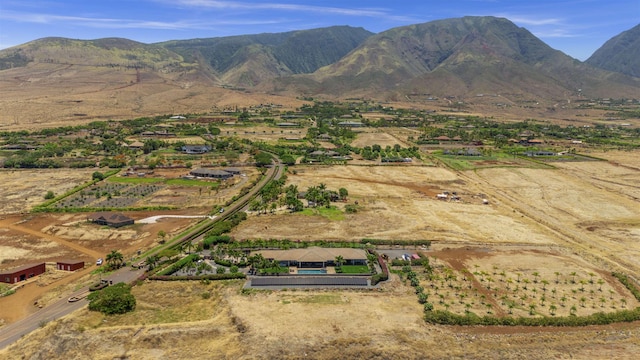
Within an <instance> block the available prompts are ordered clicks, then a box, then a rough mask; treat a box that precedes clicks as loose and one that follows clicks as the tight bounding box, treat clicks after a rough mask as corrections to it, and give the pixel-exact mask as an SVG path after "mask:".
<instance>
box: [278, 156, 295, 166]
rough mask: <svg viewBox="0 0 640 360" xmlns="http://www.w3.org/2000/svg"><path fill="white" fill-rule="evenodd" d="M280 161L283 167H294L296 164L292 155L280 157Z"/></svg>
mask: <svg viewBox="0 0 640 360" xmlns="http://www.w3.org/2000/svg"><path fill="white" fill-rule="evenodd" d="M280 160H282V163H283V164H285V165H289V166H291V165H295V164H296V158H294V157H293V156H292V155H290V154H284V155H282V156H281V157H280Z"/></svg>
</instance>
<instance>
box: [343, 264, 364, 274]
mask: <svg viewBox="0 0 640 360" xmlns="http://www.w3.org/2000/svg"><path fill="white" fill-rule="evenodd" d="M340 268H341V269H342V273H343V274H368V273H369V272H370V271H369V267H368V266H367V265H342V266H341V267H340Z"/></svg>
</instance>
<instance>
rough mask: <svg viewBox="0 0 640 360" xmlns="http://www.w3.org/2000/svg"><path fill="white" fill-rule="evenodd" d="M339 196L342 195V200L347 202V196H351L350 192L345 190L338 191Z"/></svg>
mask: <svg viewBox="0 0 640 360" xmlns="http://www.w3.org/2000/svg"><path fill="white" fill-rule="evenodd" d="M338 194H339V195H340V200H346V199H347V196H349V191H347V189H345V188H340V189H338Z"/></svg>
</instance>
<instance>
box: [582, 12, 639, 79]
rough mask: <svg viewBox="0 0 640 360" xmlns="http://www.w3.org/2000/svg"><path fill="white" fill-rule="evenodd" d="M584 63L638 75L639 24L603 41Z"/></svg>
mask: <svg viewBox="0 0 640 360" xmlns="http://www.w3.org/2000/svg"><path fill="white" fill-rule="evenodd" d="M586 63H587V64H590V65H593V66H595V67H598V68H601V69H605V70H609V71H615V72H619V73H622V74H625V75H629V76H635V77H640V24H639V25H636V26H635V27H633V28H632V29H630V30H627V31H624V32H622V33H621V34H619V35H617V36H614V37H613V38H611V39H610V40H609V41H607V42H606V43H604V45H602V47H600V48H599V49H598V50H596V52H594V53H593V55H591V57H589V59H587V61H586Z"/></svg>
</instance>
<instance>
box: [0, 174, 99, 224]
mask: <svg viewBox="0 0 640 360" xmlns="http://www.w3.org/2000/svg"><path fill="white" fill-rule="evenodd" d="M94 171H95V170H93V169H46V170H45V169H33V170H26V169H20V170H14V169H11V170H4V169H3V170H0V183H2V186H1V187H0V214H11V213H19V212H28V211H30V210H31V209H32V208H33V207H34V206H36V205H38V204H41V203H42V202H44V196H45V195H46V194H47V192H48V191H52V192H53V193H54V194H55V195H61V194H64V193H65V192H67V191H69V190H71V189H73V188H74V187H75V186H78V185H81V184H84V183H86V182H88V181H90V180H91V174H92V173H93V172H94ZM0 216H1V215H0Z"/></svg>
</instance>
